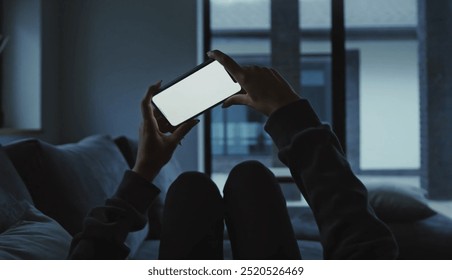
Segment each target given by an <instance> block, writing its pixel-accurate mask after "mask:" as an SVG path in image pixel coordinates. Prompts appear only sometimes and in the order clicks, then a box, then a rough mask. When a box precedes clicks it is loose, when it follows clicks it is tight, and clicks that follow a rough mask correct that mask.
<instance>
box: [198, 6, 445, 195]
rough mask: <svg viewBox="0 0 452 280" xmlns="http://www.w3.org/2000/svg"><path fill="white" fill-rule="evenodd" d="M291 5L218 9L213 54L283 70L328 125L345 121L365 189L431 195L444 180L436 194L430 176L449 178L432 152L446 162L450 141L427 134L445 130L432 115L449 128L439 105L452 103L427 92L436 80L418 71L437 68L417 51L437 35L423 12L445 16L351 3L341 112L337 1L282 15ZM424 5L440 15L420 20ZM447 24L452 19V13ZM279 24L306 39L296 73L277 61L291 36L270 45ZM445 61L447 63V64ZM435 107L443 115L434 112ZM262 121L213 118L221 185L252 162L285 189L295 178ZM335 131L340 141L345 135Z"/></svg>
mask: <svg viewBox="0 0 452 280" xmlns="http://www.w3.org/2000/svg"><path fill="white" fill-rule="evenodd" d="M290 2H291V1H278V0H267V1H257V0H230V1H220V0H211V1H210V5H211V14H210V15H211V47H212V48H214V49H221V50H223V51H225V52H226V53H229V54H230V55H231V56H232V57H233V58H235V59H236V60H237V61H239V62H240V63H242V64H258V65H265V66H272V67H274V68H276V69H277V70H278V71H280V72H283V75H284V76H285V77H286V78H288V79H289V80H290V83H291V84H292V85H293V86H295V87H297V88H298V89H299V91H298V92H301V95H302V96H303V97H306V98H307V99H309V100H310V102H311V103H312V105H313V107H314V108H315V110H316V111H317V112H318V114H319V116H320V118H321V120H322V121H323V122H326V123H331V124H333V127H334V123H335V122H336V123H339V122H341V121H342V122H343V124H344V127H345V130H344V138H343V139H344V141H343V143H344V144H345V148H346V151H347V157H348V160H349V162H350V163H351V165H352V168H353V170H354V171H355V173H356V174H357V175H358V176H359V177H360V178H361V179H362V180H363V181H364V182H365V183H366V184H367V185H386V184H390V185H395V186H399V187H409V186H411V187H416V188H419V187H422V188H425V189H428V190H429V191H430V193H431V190H432V189H433V188H437V185H439V184H438V183H437V181H435V185H434V186H432V184H426V183H425V182H427V181H428V180H430V179H431V178H430V177H431V176H429V175H428V174H430V175H431V174H433V173H435V174H437V175H435V177H436V178H443V175H440V174H439V172H437V171H435V168H433V167H429V166H428V164H427V162H430V164H432V162H436V161H437V160H435V159H438V158H445V157H444V156H441V155H437V156H436V157H435V159H434V158H432V156H430V153H431V152H432V151H435V150H437V148H435V149H433V150H431V149H429V147H431V144H429V143H433V142H435V143H437V144H440V145H442V146H441V147H442V152H441V153H442V154H444V153H446V151H447V150H450V149H448V148H447V147H448V146H447V145H445V144H444V142H445V141H440V140H436V139H438V137H434V139H431V137H433V135H436V134H435V133H433V132H432V130H431V129H430V130H428V127H436V125H435V123H438V122H434V121H433V120H435V117H432V116H437V118H436V119H438V121H439V120H440V119H444V116H445V115H447V113H446V111H447V110H446V109H444V110H442V109H440V108H439V104H448V103H447V101H446V100H443V101H442V102H441V101H438V100H436V99H435V98H436V97H434V96H438V98H439V97H440V96H446V95H447V94H446V95H445V94H444V93H443V94H437V95H431V94H427V92H426V89H424V90H423V89H422V88H421V87H428V85H429V84H431V85H432V86H433V84H434V81H433V80H429V79H431V78H433V77H430V76H428V74H426V72H425V71H426V70H423V69H420V68H419V65H424V66H425V65H427V66H425V67H428V65H430V64H431V63H432V60H431V59H425V60H421V58H422V55H421V56H420V55H419V54H420V53H423V52H422V50H420V49H419V45H420V43H421V45H422V44H424V45H426V44H427V43H426V42H427V39H423V40H424V41H425V42H424V41H422V39H421V38H420V37H419V36H418V34H423V35H422V36H424V37H426V36H428V34H427V35H425V34H424V33H425V32H429V31H428V30H427V29H426V27H425V26H424V27H423V28H424V29H419V27H418V24H419V22H422V19H419V18H418V17H419V16H418V15H419V14H423V13H425V14H426V15H425V17H426V18H425V21H429V20H430V19H431V17H433V14H434V13H435V12H434V11H436V13H438V12H439V11H443V10H447V9H446V8H445V7H443V8H441V5H442V4H438V3H436V2H435V3H433V2H431V1H430V2H428V1H416V0H397V1H394V0H382V1H371V0H344V11H343V15H344V18H345V31H346V32H345V34H346V36H345V40H344V41H345V42H344V43H345V58H346V59H345V63H344V64H345V65H344V66H345V69H346V71H345V73H346V75H345V96H344V100H343V104H339V103H340V102H341V101H340V100H339V103H338V101H337V100H335V99H334V98H333V96H335V94H333V93H332V92H333V91H334V90H335V86H334V85H333V82H334V81H333V80H334V79H333V78H334V77H333V75H331V73H332V71H333V68H334V65H335V63H334V60H335V59H336V60H337V59H338V56H337V54H335V52H334V50H335V47H334V46H335V44H337V41H339V40H341V39H340V38H339V39H338V37H335V36H334V35H335V32H336V31H334V30H337V26H338V24H337V22H335V21H334V20H333V13H334V15H336V14H337V10H334V12H333V11H332V10H333V7H332V6H331V5H332V1H331V0H315V1H312V0H299V1H298V8H297V9H293V7H292V8H290V7H283V6H282V3H284V4H285V5H289V4H288V3H290ZM272 3H273V4H272ZM333 3H337V2H333ZM418 3H423V4H422V5H423V6H427V5H431V6H432V7H431V8H430V10H429V11H432V12H430V14H429V12H428V11H427V10H426V9H425V8H422V10H420V11H421V12H419V11H418ZM427 3H428V4H427ZM276 4H279V6H278V5H276ZM444 5H445V4H444ZM437 6H438V7H437ZM420 8H421V7H420ZM420 8H419V9H420ZM275 9H277V11H275ZM435 9H436V10H435ZM278 13H279V14H283V15H284V16H285V17H286V19H285V21H283V22H282V23H281V22H280V23H277V22H276V23H275V21H274V18H273V16H275V15H277V14H278ZM293 13H297V16H298V17H299V18H298V24H299V25H298V28H297V30H296V32H295V31H293V30H292V31H287V30H290V27H289V25H291V24H292V23H291V22H292V21H293V18H292V17H291V15H293ZM429 16H430V18H429ZM335 18H337V17H335ZM444 18H447V16H446V14H445V16H444ZM333 21H334V22H333ZM429 22H431V21H429ZM275 24H276V25H278V24H287V25H288V26H286V29H285V31H284V32H281V33H288V32H292V33H290V35H289V36H286V37H293V38H297V37H298V38H299V41H298V45H299V48H298V52H293V53H291V54H290V55H291V61H292V62H289V64H290V63H292V64H291V65H290V67H288V66H287V65H285V64H284V63H276V64H275V60H274V59H275V56H276V55H277V54H281V53H287V51H286V50H283V49H278V44H277V43H276V44H275V40H285V39H284V38H283V39H281V38H282V37H284V36H280V37H281V38H279V39H278V38H277V37H274V36H272V35H274V34H273V33H272V31H273V30H274V28H278V26H275ZM431 26H435V25H431ZM439 28H440V29H441V27H439ZM432 29H433V27H432ZM437 29H438V28H437ZM437 29H436V30H437ZM423 32H424V33H423ZM435 34H436V33H435ZM332 38H333V39H332ZM440 41H443V39H441V40H439V41H434V40H431V41H428V42H433V43H428V47H429V48H428V49H427V47H425V48H426V49H427V51H425V50H424V52H427V55H430V56H429V57H433V56H435V55H436V54H439V53H442V52H438V51H436V52H434V51H433V50H435V49H436V48H440V47H441V46H444V44H441V42H440ZM435 42H436V43H435ZM280 43H281V42H280ZM283 43H284V42H283ZM281 45H283V44H280V45H279V48H281ZM286 45H287V44H286ZM292 46H293V45H292ZM294 49H295V48H294ZM428 50H432V51H430V52H428ZM289 51H290V50H289ZM420 51H421V52H420ZM435 59H436V58H435ZM438 59H439V61H448V60H447V59H448V58H447V57H443V58H438ZM286 61H289V60H286ZM293 62H297V63H298V65H295V64H296V63H293ZM446 68H447V67H446ZM438 69H439V68H434V69H433V71H437V70H438ZM441 69H443V70H444V69H445V68H441ZM421 70H422V71H424V72H422V71H421ZM438 75H440V76H441V74H439V73H438ZM442 75H444V73H443V74H442ZM440 76H436V77H437V78H439V77H440ZM449 76H450V75H449ZM420 77H421V79H420ZM422 79H424V80H422ZM430 82H431V83H430ZM425 84H426V85H425ZM428 89H429V90H434V89H431V88H428ZM432 98H433V99H435V100H434V103H435V106H436V107H428V106H427V105H426V104H427V101H428V102H430V101H429V100H430V99H432ZM443 99H444V98H443ZM429 104H432V102H430V103H429ZM341 106H342V107H341ZM443 107H444V108H446V107H447V106H443ZM337 108H342V109H344V111H343V112H345V114H343V115H342V117H340V116H341V115H340V114H339V115H336V114H335V113H334V112H335V110H337ZM427 108H430V109H427ZM337 116H339V118H338V117H337ZM427 116H428V118H427ZM440 116H442V117H440ZM447 116H450V114H449V115H447ZM340 118H342V120H341V119H340ZM264 122H265V118H263V117H261V116H260V115H258V114H256V113H255V112H253V111H252V110H250V109H248V108H245V107H240V106H237V107H235V108H231V109H228V110H222V109H221V108H216V109H214V110H213V111H212V114H211V122H210V126H211V131H210V137H208V138H209V139H210V140H211V145H212V146H211V147H212V149H211V151H207V152H211V155H212V157H211V159H210V161H209V162H206V165H210V166H211V169H210V170H211V171H212V176H213V178H214V179H218V180H219V185H222V184H221V182H220V181H221V180H223V179H224V178H225V177H226V175H227V173H228V172H229V170H230V168H231V167H232V166H233V165H235V164H236V163H238V162H240V161H242V160H248V159H257V160H260V161H262V162H263V163H265V164H266V165H267V166H270V167H271V168H272V169H273V171H275V174H276V175H277V176H279V178H280V179H281V181H287V176H288V172H287V170H286V169H284V168H283V167H282V166H281V164H280V163H279V161H278V159H277V155H276V150H275V148H274V147H273V145H272V143H271V140H270V139H269V137H268V135H266V133H265V132H264V131H263V129H262V126H263V123H264ZM443 130H444V129H436V130H435V131H443ZM427 131H430V132H427ZM336 132H337V133H338V132H339V133H341V131H340V129H339V131H336ZM443 137H444V136H443ZM447 137H449V138H447ZM446 138H447V139H450V136H447V135H446ZM432 141H433V142H432ZM446 142H447V141H446ZM448 143H450V142H448ZM427 145H430V146H427ZM449 146H450V144H449ZM207 158H209V157H207ZM421 158H422V160H421ZM449 158H450V157H449ZM427 159H430V161H429V160H427ZM448 162H450V161H448ZM447 164H449V165H448V166H450V163H447ZM443 165H444V164H443ZM439 167H440V166H439V165H436V168H439ZM207 169H208V170H209V168H207ZM428 170H430V171H428ZM429 172H430V173H429ZM445 173H447V174H450V172H448V171H446V170H443V171H442V174H445ZM429 178H430V179H429ZM446 181H447V180H446ZM443 185H444V183H443ZM449 196H451V197H452V192H451V191H450V188H449Z"/></svg>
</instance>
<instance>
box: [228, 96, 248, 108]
mask: <svg viewBox="0 0 452 280" xmlns="http://www.w3.org/2000/svg"><path fill="white" fill-rule="evenodd" d="M247 104H248V95H246V94H240V93H239V94H236V95H233V96H231V97H229V98H228V99H226V100H225V101H224V102H223V106H222V107H223V108H228V107H230V106H232V105H247Z"/></svg>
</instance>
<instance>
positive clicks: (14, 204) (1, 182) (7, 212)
mask: <svg viewBox="0 0 452 280" xmlns="http://www.w3.org/2000/svg"><path fill="white" fill-rule="evenodd" d="M19 201H27V202H30V203H32V200H31V196H30V194H29V193H28V191H27V187H26V186H25V184H24V183H23V181H22V179H21V178H20V176H19V174H17V172H16V169H14V166H13V164H12V163H11V161H10V160H9V158H8V157H7V155H6V154H5V153H4V151H3V148H2V147H1V146H0V233H2V232H3V231H5V230H6V229H8V228H9V227H10V226H11V225H13V224H15V223H16V222H17V221H18V220H19V218H20V217H21V216H22V215H23V213H24V211H25V209H24V208H23V207H22V206H21V205H20V203H18V202H19Z"/></svg>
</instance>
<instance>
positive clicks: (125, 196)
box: [68, 170, 160, 260]
mask: <svg viewBox="0 0 452 280" xmlns="http://www.w3.org/2000/svg"><path fill="white" fill-rule="evenodd" d="M159 193H160V190H159V189H158V188H157V187H155V186H154V185H153V184H151V183H149V182H148V181H146V180H145V179H144V178H142V177H141V176H139V175H138V174H136V173H135V172H133V171H130V170H129V171H126V172H125V174H124V177H123V179H122V182H121V184H120V185H119V188H118V190H117V191H116V193H115V194H114V195H113V197H112V198H110V199H108V200H107V201H106V203H105V205H104V206H100V207H96V208H94V209H93V210H91V212H90V213H89V215H88V216H87V218H86V219H85V221H84V227H83V231H82V232H81V233H79V234H77V235H76V236H75V237H74V239H73V240H72V244H71V248H70V252H69V256H68V257H69V258H70V259H104V260H105V259H125V258H127V256H128V254H129V252H130V250H129V248H128V247H127V246H126V245H125V244H124V241H125V239H126V238H127V235H128V234H129V232H133V231H137V230H140V229H142V228H144V226H145V225H146V222H147V209H148V208H149V206H150V204H151V203H152V202H153V201H154V199H155V198H156V197H157V195H158V194H159Z"/></svg>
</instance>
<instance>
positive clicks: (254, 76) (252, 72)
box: [207, 50, 300, 116]
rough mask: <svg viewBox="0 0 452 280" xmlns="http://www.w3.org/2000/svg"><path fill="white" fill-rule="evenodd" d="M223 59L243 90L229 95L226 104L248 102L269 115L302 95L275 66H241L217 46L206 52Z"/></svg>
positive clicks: (217, 58)
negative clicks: (217, 48)
mask: <svg viewBox="0 0 452 280" xmlns="http://www.w3.org/2000/svg"><path fill="white" fill-rule="evenodd" d="M207 55H208V56H209V57H210V58H213V59H215V60H217V61H218V62H220V63H221V64H222V65H223V66H224V68H225V69H226V70H227V71H228V72H229V74H231V75H232V77H233V78H234V79H235V80H236V81H237V82H238V83H239V84H240V86H241V87H242V90H241V92H239V93H238V94H236V95H233V96H231V97H229V98H228V99H226V100H225V101H224V103H223V107H229V106H231V105H236V104H240V105H248V106H250V107H252V108H254V109H256V110H257V111H259V112H261V113H263V114H265V115H267V116H269V115H271V114H272V113H273V112H274V111H276V110H278V109H279V108H281V107H283V106H285V105H287V104H290V103H292V102H295V101H297V100H299V99H300V97H299V96H298V95H297V94H296V93H295V91H294V90H293V89H292V87H291V86H290V85H289V84H288V83H287V82H286V81H285V80H284V78H283V77H281V75H280V74H279V73H278V72H277V71H276V70H274V69H271V68H266V67H257V66H252V67H242V66H240V65H239V64H237V62H235V61H234V60H233V59H232V58H230V57H229V56H227V55H226V54H224V53H222V52H220V51H218V50H214V51H210V52H208V53H207Z"/></svg>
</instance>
